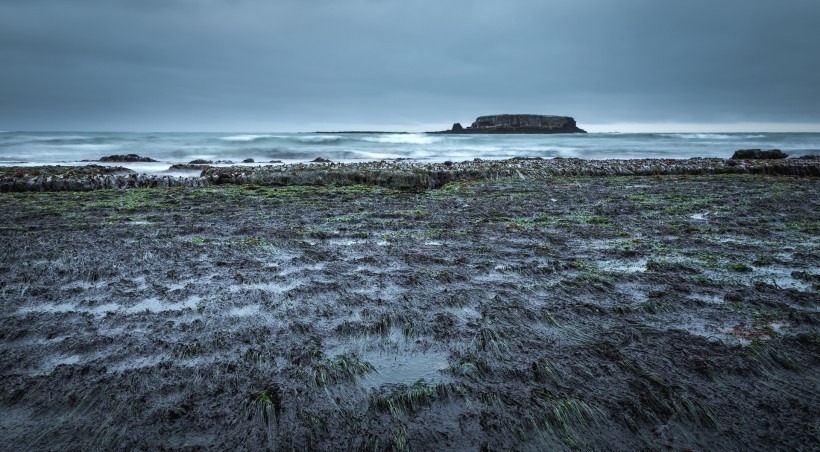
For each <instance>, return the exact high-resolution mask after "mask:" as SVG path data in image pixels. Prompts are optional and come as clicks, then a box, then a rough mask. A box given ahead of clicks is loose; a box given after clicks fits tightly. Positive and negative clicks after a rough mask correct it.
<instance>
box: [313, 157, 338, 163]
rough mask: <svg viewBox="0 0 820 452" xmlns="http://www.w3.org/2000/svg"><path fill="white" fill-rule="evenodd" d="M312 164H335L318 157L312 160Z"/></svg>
mask: <svg viewBox="0 0 820 452" xmlns="http://www.w3.org/2000/svg"><path fill="white" fill-rule="evenodd" d="M311 162H312V163H333V162H332V161H331V160H330V159H326V158H324V157H316V158H315V159H313V160H311Z"/></svg>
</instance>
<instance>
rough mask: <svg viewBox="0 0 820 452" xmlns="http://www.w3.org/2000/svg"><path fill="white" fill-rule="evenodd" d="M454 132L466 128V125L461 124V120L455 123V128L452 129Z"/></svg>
mask: <svg viewBox="0 0 820 452" xmlns="http://www.w3.org/2000/svg"><path fill="white" fill-rule="evenodd" d="M451 130H452V131H453V132H461V131H463V130H464V127H462V126H461V123H460V122H457V123H455V124H453V128H452V129H451Z"/></svg>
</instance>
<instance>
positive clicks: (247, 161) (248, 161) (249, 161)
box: [242, 159, 254, 163]
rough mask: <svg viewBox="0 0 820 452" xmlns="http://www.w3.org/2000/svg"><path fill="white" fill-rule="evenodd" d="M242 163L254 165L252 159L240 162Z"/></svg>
mask: <svg viewBox="0 0 820 452" xmlns="http://www.w3.org/2000/svg"><path fill="white" fill-rule="evenodd" d="M242 163H254V161H253V159H245V160H242Z"/></svg>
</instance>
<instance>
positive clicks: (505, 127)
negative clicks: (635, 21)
mask: <svg viewBox="0 0 820 452" xmlns="http://www.w3.org/2000/svg"><path fill="white" fill-rule="evenodd" d="M431 133H441V134H451V133H498V134H501V133H586V131H585V130H583V129H581V128H579V127H578V126H577V125H576V124H575V118H572V117H571V116H547V115H490V116H479V117H478V118H476V120H475V122H473V124H472V125H471V126H470V127H467V128H464V127H463V126H462V125H461V124H460V123H455V124H453V127H452V128H451V129H450V130H443V131H440V132H431Z"/></svg>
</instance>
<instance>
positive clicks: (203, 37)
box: [0, 0, 820, 131]
mask: <svg viewBox="0 0 820 452" xmlns="http://www.w3.org/2000/svg"><path fill="white" fill-rule="evenodd" d="M819 54H820V1H818V0H782V1H779V2H775V1H772V0H686V1H683V0H681V1H663V0H561V1H552V0H504V1H500V0H493V1H484V0H265V1H263V0H130V1H128V0H0V130H120V131H130V130H137V131H303V130H315V129H373V128H375V129H382V130H389V129H393V130H427V129H430V128H433V129H443V128H449V127H450V125H451V124H452V123H453V122H456V121H458V122H462V123H469V122H471V121H472V120H473V119H474V118H475V117H476V116H478V115H484V114H494V113H540V114H558V115H569V116H574V117H575V118H576V120H577V121H578V123H579V124H580V125H581V126H582V127H583V126H586V127H588V128H591V129H593V130H598V129H609V128H620V129H624V130H626V129H630V128H637V129H645V130H650V129H652V130H657V129H674V128H681V127H683V128H684V129H685V128H699V129H709V128H717V129H727V128H732V127H734V128H738V127H739V128H741V129H743V128H747V129H748V128H758V129H760V128H768V129H782V130H794V129H800V130H809V129H812V130H818V131H820V57H818V55H819ZM749 123H753V124H749Z"/></svg>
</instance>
